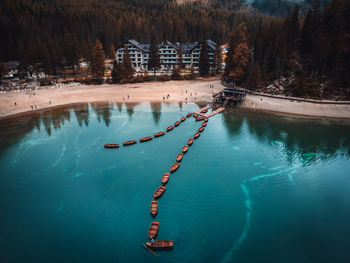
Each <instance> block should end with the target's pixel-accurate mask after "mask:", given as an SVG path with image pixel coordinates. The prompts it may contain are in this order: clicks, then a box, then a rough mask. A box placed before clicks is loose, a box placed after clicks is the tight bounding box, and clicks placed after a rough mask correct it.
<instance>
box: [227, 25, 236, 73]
mask: <svg viewBox="0 0 350 263" xmlns="http://www.w3.org/2000/svg"><path fill="white" fill-rule="evenodd" d="M235 48H236V47H235V41H234V31H231V32H230V35H229V42H228V51H227V54H226V58H225V73H224V74H225V75H226V76H228V75H229V74H230V72H231V71H232V70H233V60H232V59H233V54H234V52H235Z"/></svg>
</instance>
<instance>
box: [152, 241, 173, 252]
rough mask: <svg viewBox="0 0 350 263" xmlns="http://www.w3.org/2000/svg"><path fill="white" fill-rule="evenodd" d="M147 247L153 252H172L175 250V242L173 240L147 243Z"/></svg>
mask: <svg viewBox="0 0 350 263" xmlns="http://www.w3.org/2000/svg"><path fill="white" fill-rule="evenodd" d="M146 246H147V247H148V248H150V249H152V250H171V249H173V248H174V241H172V240H154V242H151V241H149V242H147V243H146Z"/></svg>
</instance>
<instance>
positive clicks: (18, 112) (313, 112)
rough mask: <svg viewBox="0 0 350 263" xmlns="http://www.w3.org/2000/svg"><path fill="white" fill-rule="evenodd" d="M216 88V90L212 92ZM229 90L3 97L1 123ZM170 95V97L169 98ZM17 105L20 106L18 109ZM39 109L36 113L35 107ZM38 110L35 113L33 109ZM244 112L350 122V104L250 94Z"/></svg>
mask: <svg viewBox="0 0 350 263" xmlns="http://www.w3.org/2000/svg"><path fill="white" fill-rule="evenodd" d="M210 85H213V87H214V88H210ZM223 88H225V87H224V86H223V85H221V82H220V80H219V79H210V80H183V81H168V82H144V83H131V84H122V85H119V84H115V85H113V84H104V85H79V86H74V87H63V88H57V89H56V88H54V89H38V90H32V91H27V90H26V91H19V92H15V93H1V94H0V120H4V119H8V118H16V117H19V116H25V115H31V114H35V113H37V114H40V113H42V112H43V111H45V110H52V109H57V108H61V107H69V106H71V105H76V104H81V103H92V102H113V103H137V102H165V103H167V102H168V103H173V102H184V103H200V102H204V103H211V102H212V94H213V93H216V92H218V91H221V90H222V89H223ZM168 95H169V97H168ZM15 102H16V105H15ZM34 105H36V107H37V108H36V109H35V106H34ZM31 106H33V107H34V109H32V108H31ZM240 108H241V109H244V110H249V111H253V112H264V113H266V114H275V115H283V116H294V117H296V118H300V117H302V118H312V119H327V120H335V121H338V120H346V121H350V105H349V104H341V103H339V104H337V103H331V104H324V103H322V102H320V103H317V102H306V101H298V100H295V99H294V100H293V99H291V100H288V99H286V98H278V97H273V96H264V95H258V94H254V95H253V94H247V96H246V99H245V101H244V102H243V103H242V105H241V106H240Z"/></svg>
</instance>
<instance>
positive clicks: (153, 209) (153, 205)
mask: <svg viewBox="0 0 350 263" xmlns="http://www.w3.org/2000/svg"><path fill="white" fill-rule="evenodd" d="M157 213H158V201H157V200H152V202H151V215H152V216H153V217H155V216H156V215H157Z"/></svg>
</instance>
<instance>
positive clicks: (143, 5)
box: [0, 0, 350, 98]
mask: <svg viewBox="0 0 350 263" xmlns="http://www.w3.org/2000/svg"><path fill="white" fill-rule="evenodd" d="M209 2H210V4H207V5H203V4H200V3H193V4H181V5H178V4H176V3H175V2H174V1H170V0H149V1H141V0H128V1H126V0H119V1H118V0H16V1H12V0H2V1H1V2H0V35H1V42H0V47H1V48H0V61H9V60H18V61H20V68H21V70H23V71H26V70H42V67H45V68H48V69H49V70H47V71H48V72H46V73H49V74H56V73H58V72H60V71H61V70H62V69H64V68H67V67H70V68H72V69H74V68H76V67H77V66H78V65H79V61H80V60H81V59H84V60H86V61H91V60H92V59H93V57H94V47H95V43H96V39H99V41H101V48H102V49H103V50H104V53H105V54H107V56H108V54H109V53H110V52H109V50H110V48H111V46H112V45H113V46H114V47H119V46H121V45H122V44H123V43H125V41H127V40H128V39H131V38H134V39H136V40H137V41H139V42H143V43H149V42H150V40H151V36H152V35H154V37H155V41H156V42H158V43H160V42H161V41H164V40H169V41H180V42H195V41H197V42H201V41H203V40H205V39H212V40H213V41H215V42H217V43H218V44H219V45H220V44H225V43H229V51H228V54H227V55H228V56H227V61H226V68H225V70H224V73H223V77H224V79H225V80H227V81H231V80H234V81H235V82H236V83H238V84H239V85H242V86H246V87H247V88H250V89H260V88H261V87H262V86H264V85H265V86H266V85H267V84H269V83H271V82H273V81H275V80H278V79H280V78H281V77H284V78H288V79H289V80H291V81H290V83H289V84H288V90H287V93H290V94H293V95H297V96H309V97H317V98H318V97H331V96H330V95H332V96H333V95H334V96H333V97H336V98H345V97H347V98H349V96H350V95H349V94H350V91H349V89H350V88H349V85H350V80H349V68H350V61H349V58H350V54H349V52H350V51H349V47H350V43H349V41H350V40H349V36H350V32H349V30H350V29H349V24H350V23H349V22H350V21H349V19H350V8H349V5H350V1H348V0H331V1H329V2H328V3H326V1H320V0H307V2H308V4H309V5H308V6H309V7H310V8H309V9H308V10H305V5H302V6H301V7H300V6H299V5H295V6H293V7H291V6H290V7H288V8H289V9H286V10H287V11H284V12H285V13H284V14H283V15H281V16H282V17H281V16H275V15H269V14H265V13H261V12H259V10H258V9H260V10H262V9H263V8H264V7H266V5H264V3H265V2H266V3H267V0H263V1H259V3H260V4H262V6H260V7H259V6H258V2H257V1H255V2H256V3H255V5H256V6H257V9H255V8H253V7H254V2H253V7H251V6H250V7H247V6H246V4H245V3H244V1H242V0H235V1H226V0H221V1H220V0H212V1H209ZM279 2H281V3H282V2H283V1H279ZM305 2H306V1H305ZM267 13H271V14H274V13H275V11H271V12H269V11H267Z"/></svg>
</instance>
